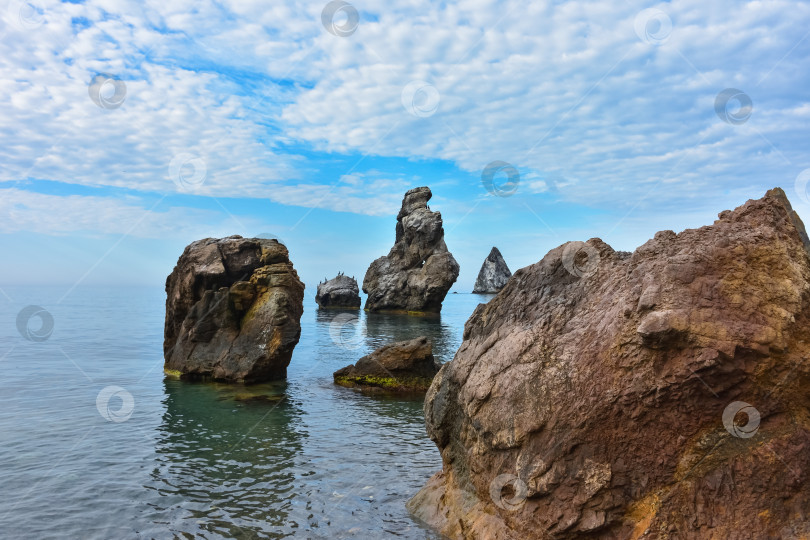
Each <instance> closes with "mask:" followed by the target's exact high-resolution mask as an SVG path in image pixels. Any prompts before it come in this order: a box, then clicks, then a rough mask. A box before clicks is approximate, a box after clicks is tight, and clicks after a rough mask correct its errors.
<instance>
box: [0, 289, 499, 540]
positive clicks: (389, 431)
mask: <svg viewBox="0 0 810 540" xmlns="http://www.w3.org/2000/svg"><path fill="white" fill-rule="evenodd" d="M311 289H312V288H308V289H307V296H306V298H305V304H304V315H303V317H302V319H301V327H302V329H301V340H300V342H299V343H298V345H297V347H296V348H295V353H294V354H293V358H292V362H291V363H290V366H289V369H288V374H287V380H286V381H283V382H274V383H269V384H261V385H252V386H242V385H227V384H219V383H210V382H209V383H192V382H186V381H179V380H173V379H170V378H167V377H166V376H165V375H164V373H163V349H162V345H163V322H164V313H165V293H164V291H163V289H162V288H144V287H96V286H93V287H87V286H84V287H78V288H75V289H72V290H66V288H63V287H56V286H52V287H3V288H2V289H1V290H0V373H2V382H0V455H1V457H0V486H2V487H0V538H37V539H48V538H82V539H92V538H103V539H107V538H111V539H127V538H160V539H162V538H211V539H214V538H240V539H242V538H244V539H250V538H302V539H304V538H312V539H316V538H317V539H321V538H323V539H335V538H375V539H376V538H408V539H411V538H414V539H433V538H439V536H438V535H437V534H435V533H434V532H432V531H430V530H429V529H427V528H425V527H424V526H422V525H421V524H420V523H418V522H417V521H416V520H415V519H414V518H412V517H411V516H410V514H409V513H408V511H407V510H406V508H405V503H406V502H407V501H408V499H410V498H411V497H412V496H413V495H414V494H415V493H416V492H417V491H418V490H419V489H420V488H421V487H422V486H423V485H424V484H425V482H426V481H427V480H428V479H429V478H430V476H431V475H433V474H434V473H435V472H437V471H439V470H440V469H441V459H440V456H439V452H438V450H437V449H436V446H435V445H434V444H433V442H431V441H430V439H429V438H428V437H427V434H426V432H425V424H424V416H423V411H422V407H423V398H421V397H418V396H410V397H393V396H385V395H367V394H364V393H362V392H359V391H357V390H353V389H348V388H343V387H339V386H336V385H335V384H334V383H333V381H332V373H333V372H334V371H335V370H337V369H339V368H341V367H343V366H345V365H348V364H352V363H354V362H355V361H357V360H358V359H359V358H360V357H361V356H363V355H365V354H368V353H369V352H371V351H373V350H374V349H375V348H377V347H380V346H382V345H384V344H387V343H390V342H393V341H397V340H404V339H409V338H413V337H416V336H420V335H425V336H428V337H429V338H430V339H431V340H432V342H433V350H434V355H435V356H436V358H437V359H438V360H439V361H440V362H442V363H444V362H448V361H450V360H451V359H452V358H453V355H454V354H455V351H456V350H457V349H458V347H459V345H460V344H461V339H462V332H463V327H464V323H465V322H466V320H467V319H468V318H469V316H470V315H471V314H472V312H473V310H474V309H475V307H476V306H477V305H478V304H479V303H482V302H486V301H488V300H489V299H490V298H491V297H490V296H486V295H475V294H449V295H448V296H447V299H446V300H445V303H444V308H443V310H442V313H441V315H440V316H438V317H435V316H434V317H418V316H408V315H390V314H376V313H365V312H363V311H362V310H359V311H358V310H355V311H331V310H329V311H324V310H318V307H317V305H316V303H315V300H314V291H312V290H311Z"/></svg>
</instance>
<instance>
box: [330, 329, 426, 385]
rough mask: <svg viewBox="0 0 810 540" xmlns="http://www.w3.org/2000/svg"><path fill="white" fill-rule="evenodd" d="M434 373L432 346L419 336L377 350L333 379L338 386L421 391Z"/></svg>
mask: <svg viewBox="0 0 810 540" xmlns="http://www.w3.org/2000/svg"><path fill="white" fill-rule="evenodd" d="M438 372H439V365H438V364H437V363H436V360H435V359H434V358H433V345H432V344H431V343H430V341H429V340H428V338H426V337H424V336H422V337H418V338H415V339H411V340H409V341H398V342H396V343H392V344H390V345H386V346H384V347H380V348H379V349H377V350H376V351H374V352H373V353H371V354H369V355H368V356H364V357H363V358H361V359H360V360H358V361H357V363H356V364H354V365H351V366H346V367H345V368H342V369H339V370H337V371H336V372H335V373H334V378H335V383H336V384H339V385H341V386H348V387H360V388H376V389H383V390H389V391H406V392H414V391H416V392H425V391H427V389H428V387H429V386H430V383H431V381H433V377H434V376H435V375H436V373H438Z"/></svg>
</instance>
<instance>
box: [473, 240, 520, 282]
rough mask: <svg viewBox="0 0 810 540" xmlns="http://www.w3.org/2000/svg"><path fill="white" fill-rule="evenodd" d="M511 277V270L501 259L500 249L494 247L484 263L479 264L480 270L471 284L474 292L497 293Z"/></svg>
mask: <svg viewBox="0 0 810 540" xmlns="http://www.w3.org/2000/svg"><path fill="white" fill-rule="evenodd" d="M510 277H512V272H511V271H510V270H509V267H508V266H506V261H504V260H503V255H501V252H500V250H498V248H496V247H494V246H493V248H492V251H490V252H489V255H487V258H486V259H485V260H484V264H482V265H481V270H480V271H479V272H478V278H477V279H476V280H475V285H474V286H473V292H474V293H497V292H499V291H500V290H501V289H503V287H504V285H506V282H507V281H509V278H510Z"/></svg>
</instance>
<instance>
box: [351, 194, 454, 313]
mask: <svg viewBox="0 0 810 540" xmlns="http://www.w3.org/2000/svg"><path fill="white" fill-rule="evenodd" d="M431 197H432V193H431V192H430V188H428V187H419V188H415V189H412V190H410V191H408V192H407V193H406V194H405V197H404V199H403V200H402V209H401V210H400V211H399V214H398V215H397V226H396V240H395V243H394V246H393V247H392V248H391V251H390V252H389V253H388V255H387V256H385V257H380V258H379V259H377V260H375V261H374V262H373V263H371V266H369V268H368V270H367V271H366V276H365V278H364V279H363V292H365V293H366V294H368V298H367V299H366V306H365V307H366V309H367V310H369V311H419V312H426V313H438V312H439V311H441V309H442V302H443V301H444V297H445V296H446V295H447V291H449V290H450V287H451V286H452V285H453V283H455V281H456V279H458V272H459V266H458V263H457V262H456V260H455V259H454V258H453V255H452V254H451V253H450V252H449V251H448V250H447V245H446V244H445V243H444V228H443V227H442V215H441V213H439V212H432V211H431V210H430V208H428V206H427V202H428V200H430V198H431Z"/></svg>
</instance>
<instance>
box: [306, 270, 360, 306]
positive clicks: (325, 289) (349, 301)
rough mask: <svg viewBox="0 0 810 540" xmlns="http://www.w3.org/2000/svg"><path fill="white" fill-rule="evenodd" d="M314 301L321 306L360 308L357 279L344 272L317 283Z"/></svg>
mask: <svg viewBox="0 0 810 540" xmlns="http://www.w3.org/2000/svg"><path fill="white" fill-rule="evenodd" d="M315 302H317V303H318V307H322V308H342V309H359V308H360V288H359V287H358V286H357V280H356V279H354V278H353V277H349V276H346V275H344V274H338V275H337V276H335V277H334V278H332V279H329V280H326V281H324V282H322V283H319V284H318V291H317V294H316V295H315Z"/></svg>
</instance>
